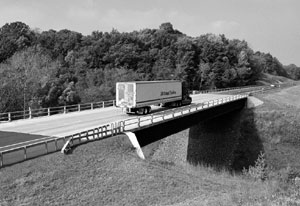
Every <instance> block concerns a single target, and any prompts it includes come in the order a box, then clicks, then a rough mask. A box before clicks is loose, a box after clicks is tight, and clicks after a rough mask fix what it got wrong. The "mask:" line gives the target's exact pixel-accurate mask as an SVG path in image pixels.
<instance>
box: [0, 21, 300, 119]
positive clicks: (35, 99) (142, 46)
mask: <svg viewBox="0 0 300 206" xmlns="http://www.w3.org/2000/svg"><path fill="white" fill-rule="evenodd" d="M262 73H270V74H273V75H280V76H285V77H289V78H292V79H295V80H299V79H300V68H299V67H297V66H296V65H289V66H283V65H282V64H281V63H280V62H279V60H278V59H276V58H275V57H273V56H272V55H271V54H269V53H268V54H265V53H262V52H259V51H256V52H255V51H253V50H252V49H251V48H250V47H249V46H248V43H247V42H246V41H245V40H238V39H233V40H230V39H227V38H226V37H225V36H224V35H215V34H204V35H200V36H198V37H189V36H187V35H185V34H183V33H182V32H180V31H178V30H175V29H174V28H173V26H172V24H171V23H163V24H161V25H160V27H159V28H158V29H143V30H140V31H133V32H130V33H121V32H118V31H117V30H115V29H113V30H112V31H111V32H100V31H94V32H92V34H91V35H87V36H84V35H82V34H81V33H78V32H75V31H70V30H67V29H64V30H60V31H55V30H49V31H43V32H40V31H38V30H33V29H31V28H30V27H29V26H28V25H26V24H25V23H22V22H14V23H7V24H5V25H4V26H3V27H1V28H0V97H1V101H0V113H1V112H8V111H20V110H23V109H24V108H26V109H28V107H31V108H39V107H53V106H59V105H70V104H76V103H79V102H81V103H84V102H95V101H102V100H108V99H113V98H114V94H115V82H117V81H129V80H130V81H132V80H162V79H179V80H182V81H184V82H186V84H187V85H188V88H189V89H190V90H203V89H210V88H223V87H234V86H245V85H252V84H255V83H256V82H257V80H259V79H260V76H261V74H262Z"/></svg>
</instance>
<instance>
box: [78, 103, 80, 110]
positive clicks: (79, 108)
mask: <svg viewBox="0 0 300 206" xmlns="http://www.w3.org/2000/svg"><path fill="white" fill-rule="evenodd" d="M78 112H80V104H78Z"/></svg>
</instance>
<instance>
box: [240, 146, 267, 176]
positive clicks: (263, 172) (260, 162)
mask: <svg viewBox="0 0 300 206" xmlns="http://www.w3.org/2000/svg"><path fill="white" fill-rule="evenodd" d="M243 174H244V175H245V176H247V177H250V178H254V179H255V180H265V179H266V178H267V164H266V159H265V154H264V153H263V152H260V154H259V155H258V158H257V160H256V161H255V165H254V166H250V167H249V169H248V170H247V169H246V168H244V169H243Z"/></svg>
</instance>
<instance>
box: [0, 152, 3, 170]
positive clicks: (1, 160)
mask: <svg viewBox="0 0 300 206" xmlns="http://www.w3.org/2000/svg"><path fill="white" fill-rule="evenodd" d="M1 167H3V154H2V152H0V168H1Z"/></svg>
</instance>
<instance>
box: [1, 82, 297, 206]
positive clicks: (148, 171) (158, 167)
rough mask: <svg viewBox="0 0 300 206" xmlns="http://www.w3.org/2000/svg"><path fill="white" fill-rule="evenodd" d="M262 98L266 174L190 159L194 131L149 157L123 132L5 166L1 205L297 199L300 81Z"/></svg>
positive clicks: (258, 116) (259, 117) (259, 119)
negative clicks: (196, 163) (261, 176)
mask: <svg viewBox="0 0 300 206" xmlns="http://www.w3.org/2000/svg"><path fill="white" fill-rule="evenodd" d="M258 97H259V98H260V99H261V100H262V101H264V104H263V105H262V106H259V107H257V108H255V109H254V110H253V111H254V115H255V125H256V129H257V131H258V132H259V135H260V137H261V139H262V141H263V145H264V150H265V153H266V161H267V164H268V166H269V168H271V169H270V170H268V172H267V174H266V175H267V176H268V178H267V179H266V180H265V181H260V180H255V179H254V178H251V177H246V176H245V175H241V174H232V173H230V172H228V171H226V170H223V171H216V170H214V169H213V168H210V167H204V166H191V165H188V164H187V163H186V162H185V159H186V148H187V144H188V138H187V137H188V130H185V131H182V132H180V133H177V134H174V135H171V136H169V137H167V138H165V139H164V140H162V141H160V142H159V143H157V144H156V146H155V147H152V148H155V150H154V151H151V152H149V155H148V159H147V160H145V161H143V160H141V159H139V158H137V156H136V155H135V153H134V151H132V148H131V147H130V146H128V143H127V141H126V138H125V137H124V136H118V137H114V138H110V139H106V140H103V141H98V142H93V143H91V144H86V145H82V146H80V147H78V148H76V149H75V150H74V152H73V153H72V154H71V155H68V156H64V155H62V154H60V153H55V154H51V155H48V156H44V157H41V158H37V159H33V160H30V161H27V162H23V163H20V164H17V165H13V166H11V167H6V168H3V169H0V205H1V206H2V205H173V206H175V205H176V206H184V205H299V204H300V193H299V191H300V187H299V186H297V185H296V184H295V183H294V177H295V176H296V175H297V174H299V172H300V161H299V159H300V150H299V149H300V137H299V134H300V132H299V130H300V125H299V124H300V87H298V88H290V89H286V90H283V91H279V92H272V93H270V94H264V95H259V96H258ZM149 148H150V147H146V148H144V150H145V151H147V150H149ZM258 172H260V171H258Z"/></svg>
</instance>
